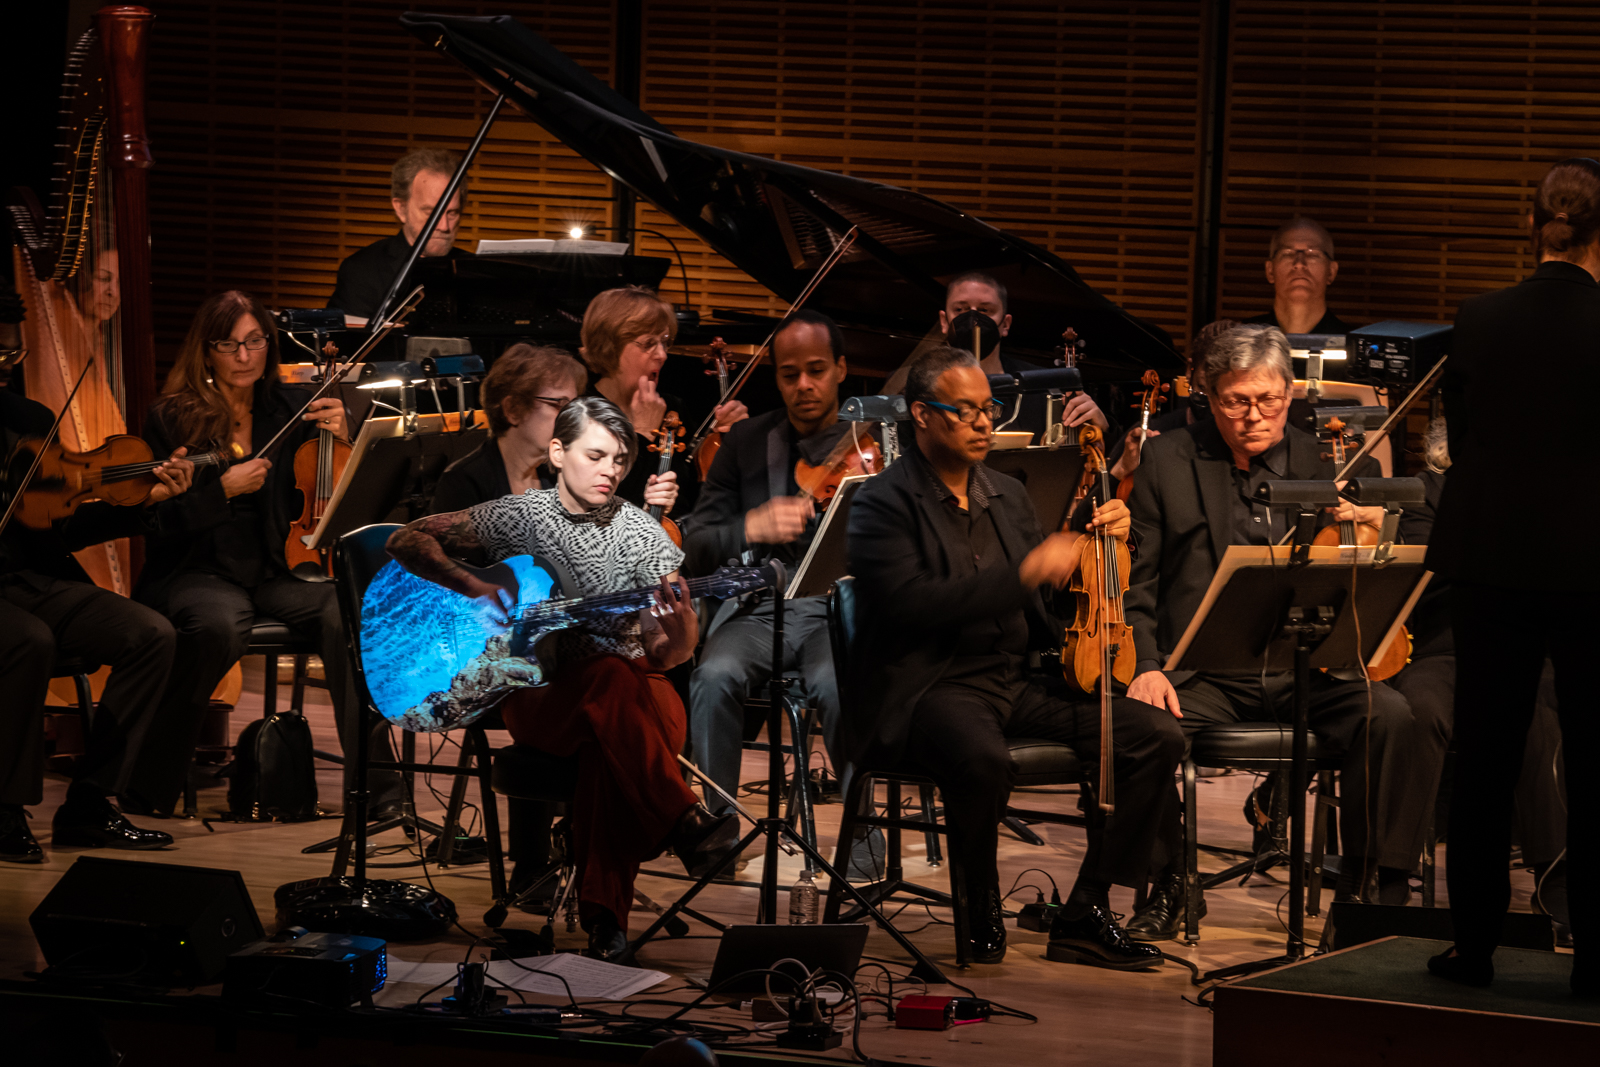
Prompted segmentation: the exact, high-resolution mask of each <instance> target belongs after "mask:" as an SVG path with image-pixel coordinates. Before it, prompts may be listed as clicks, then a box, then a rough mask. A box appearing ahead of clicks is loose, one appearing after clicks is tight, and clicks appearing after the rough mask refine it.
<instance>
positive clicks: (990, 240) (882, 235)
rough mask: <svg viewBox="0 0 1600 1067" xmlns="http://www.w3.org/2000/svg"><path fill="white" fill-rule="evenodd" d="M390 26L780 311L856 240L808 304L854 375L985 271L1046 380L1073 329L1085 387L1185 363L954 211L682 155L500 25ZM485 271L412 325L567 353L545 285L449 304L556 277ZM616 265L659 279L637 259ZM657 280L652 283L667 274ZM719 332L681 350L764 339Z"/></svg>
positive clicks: (917, 336)
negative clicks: (533, 342)
mask: <svg viewBox="0 0 1600 1067" xmlns="http://www.w3.org/2000/svg"><path fill="white" fill-rule="evenodd" d="M400 22H401V25H402V26H404V27H405V28H406V30H408V31H409V32H410V33H412V34H414V35H415V36H416V37H418V38H419V39H421V40H422V41H423V42H424V43H426V44H428V45H429V46H430V47H432V48H434V49H436V50H437V51H438V52H440V53H441V54H443V55H444V56H446V57H448V58H450V59H452V60H454V61H455V62H457V63H459V64H461V66H463V67H465V68H466V70H467V71H468V73H470V74H471V76H472V77H473V78H475V79H476V80H477V81H478V82H479V83H481V84H482V85H483V86H484V87H485V88H487V89H489V90H490V91H491V92H493V93H495V94H497V95H498V94H501V93H503V94H505V96H506V99H507V101H508V102H509V103H511V104H513V105H514V106H516V107H517V108H519V109H520V110H522V111H523V112H525V113H526V114H527V115H528V117H530V118H531V119H533V120H534V121H536V122H538V123H539V124H540V125H541V126H543V127H544V128H545V129H546V130H548V131H549V132H550V133H552V134H554V135H555V136H557V137H559V138H560V139H561V140H562V141H564V142H565V143H566V144H567V145H569V146H570V147H571V148H573V149H574V150H575V151H577V152H578V153H580V154H581V155H583V156H584V157H585V158H586V159H588V160H589V161H590V162H592V163H594V164H595V166H597V167H599V168H600V169H601V170H603V171H605V172H606V173H607V174H608V175H610V176H611V177H612V178H614V179H616V180H617V181H618V182H620V183H622V184H623V185H625V186H626V187H628V188H629V189H631V190H632V191H633V192H634V193H636V194H637V195H638V196H640V197H641V198H643V199H645V200H648V201H649V202H650V203H652V204H654V205H655V206H656V207H658V208H659V209H661V210H662V211H663V212H665V213H666V214H668V215H670V216H671V217H672V218H674V219H676V220H677V221H678V222H679V223H680V224H681V225H683V226H684V227H685V228H687V229H688V230H690V231H692V232H693V233H694V234H696V235H697V236H698V237H700V239H701V240H703V241H705V242H706V244H708V245H710V246H711V247H712V248H714V249H716V250H717V251H718V252H719V253H721V254H722V255H723V256H725V257H727V258H728V259H729V260H730V261H731V262H732V263H734V264H735V265H736V266H738V267H739V268H740V269H742V270H744V271H745V272H746V273H748V274H749V275H750V276H751V277H752V278H754V279H755V280H756V281H758V282H760V283H761V284H762V285H764V286H766V287H767V288H768V289H770V290H771V291H772V292H774V293H776V294H777V295H778V296H779V297H781V298H783V299H784V300H785V301H790V302H792V301H793V300H794V299H795V297H797V296H798V295H799V294H800V292H801V291H802V290H803V289H804V288H805V287H806V285H807V284H808V283H809V282H810V281H811V279H812V276H813V275H814V274H815V273H816V271H817V268H818V267H819V266H821V264H822V263H823V261H824V260H826V259H827V258H828V257H829V255H830V254H831V253H832V252H833V251H834V249H835V248H836V247H837V246H838V244H839V243H840V241H841V238H842V237H843V236H844V235H845V234H846V233H847V232H848V231H849V230H850V229H851V227H856V229H857V238H856V242H855V244H854V246H853V248H852V249H851V251H850V252H849V253H848V254H847V255H846V256H845V258H844V259H843V260H841V261H840V262H839V263H838V264H837V265H836V266H835V268H834V269H833V270H832V272H831V273H830V274H829V275H828V277H827V278H826V279H825V280H824V281H823V282H822V284H821V285H820V286H819V287H818V288H817V290H816V292H815V293H814V294H813V295H812V296H811V298H810V299H809V301H808V304H807V306H809V307H812V308H814V309H816V310H819V311H823V312H825V313H827V314H828V315H830V316H832V317H833V318H834V319H835V320H836V321H838V322H839V324H840V325H841V327H843V328H844V329H845V331H846V334H847V338H848V346H849V350H850V352H851V356H852V363H853V364H855V365H858V366H865V367H870V368H876V369H878V370H879V371H880V372H887V371H889V370H892V369H893V368H894V367H896V366H898V365H899V363H900V362H901V361H902V360H903V359H904V358H905V357H906V356H907V355H909V354H910V352H911V351H912V349H913V348H914V347H915V345H916V344H917V343H918V342H919V341H921V340H922V338H923V337H924V336H925V335H926V333H927V332H928V329H929V328H930V326H932V325H933V324H934V323H936V322H937V320H938V312H939V309H940V308H941V307H942V306H943V302H944V287H945V282H946V281H947V280H948V279H950V278H952V277H954V276H956V275H958V274H961V273H965V272H967V271H974V270H980V271H984V272H986V273H988V274H991V275H993V276H994V277H996V278H998V279H1000V281H1002V282H1003V283H1004V284H1005V286H1006V287H1007V289H1008V290H1009V292H1010V303H1011V310H1012V313H1013V314H1014V316H1015V326H1014V327H1013V329H1012V332H1011V334H1010V335H1009V336H1008V337H1007V338H1006V352H1007V353H1008V354H1009V355H1012V356H1017V357H1020V358H1022V359H1024V360H1028V361H1033V362H1038V363H1040V364H1043V365H1048V364H1050V363H1051V362H1052V361H1053V359H1054V354H1055V352H1056V350H1057V349H1058V347H1059V345H1060V340H1061V333H1062V331H1063V329H1065V328H1066V327H1067V326H1069V325H1070V326H1072V327H1074V328H1075V329H1076V330H1077V331H1078V333H1079V334H1080V335H1081V336H1082V337H1084V338H1086V339H1088V341H1089V344H1088V345H1087V348H1086V351H1085V355H1084V358H1083V360H1082V361H1081V362H1080V366H1081V367H1082V368H1083V371H1084V374H1085V376H1086V377H1088V378H1090V379H1093V380H1101V381H1111V380H1128V379H1131V378H1135V377H1137V376H1138V375H1139V374H1140V373H1142V372H1143V371H1144V370H1146V369H1148V368H1155V369H1156V370H1158V371H1161V372H1164V373H1171V372H1181V370H1182V360H1181V358H1180V357H1179V356H1178V354H1177V353H1176V352H1175V351H1174V350H1173V347H1172V344H1171V342H1170V340H1169V339H1168V338H1167V336H1166V334H1165V333H1164V332H1163V331H1162V330H1161V329H1160V328H1159V327H1156V326H1154V325H1153V324H1150V323H1147V322H1144V321H1142V320H1140V319H1137V318H1135V317H1133V316H1131V315H1129V314H1128V313H1127V312H1125V311H1123V310H1122V309H1121V308H1119V307H1118V306H1117V305H1116V304H1114V303H1112V302H1111V301H1110V300H1108V299H1106V298H1105V297H1104V296H1102V295H1101V294H1099V293H1097V292H1096V291H1095V290H1094V288H1093V287H1092V286H1090V285H1089V284H1088V283H1087V282H1085V281H1084V280H1083V279H1082V278H1081V277H1080V276H1079V275H1078V272H1077V271H1075V270H1074V269H1073V268H1072V266H1071V265H1070V264H1068V263H1066V262H1065V261H1063V260H1062V259H1060V258H1059V257H1058V256H1056V255H1054V254H1053V253H1051V252H1049V251H1047V250H1045V249H1043V248H1040V247H1039V246H1037V245H1035V244H1033V243H1031V242H1029V241H1026V240H1023V239H1022V238H1020V237H1015V236H1013V235H1011V234H1008V233H1006V232H1004V231H1003V230H998V229H996V228H994V227H993V226H990V225H988V224H987V223H985V222H983V221H981V220H979V219H976V218H974V217H972V216H971V215H969V214H967V213H965V212H963V211H960V210H957V209H956V208H954V207H951V206H950V205H949V204H945V203H942V202H940V201H938V200H935V199H933V198H932V197H928V196H923V195H922V194H920V193H914V192H910V191H907V190H905V189H900V188H896V187H895V186H892V185H883V184H880V183H877V182H871V181H865V180H862V179H860V178H852V177H847V176H845V175H840V174H832V173H829V172H827V171H823V170H816V169H813V168H810V167H802V166H797V165H796V164H793V163H783V162H778V161H776V160H771V159H766V158H763V157H761V156H754V155H748V154H746V153H743V152H734V151H730V150H728V149H722V148H714V147H711V146H708V145H702V144H697V143H695V142H693V141H689V140H685V139H684V138H681V137H678V136H676V135H675V134H673V132H672V131H671V130H669V129H667V128H666V127H665V126H663V125H661V124H660V123H659V122H657V121H655V119H653V118H651V117H650V116H649V115H648V114H646V113H645V112H644V111H642V110H640V109H639V108H638V107H637V106H635V105H634V104H632V103H630V102H629V101H628V100H627V99H625V98H624V97H622V96H621V95H620V94H618V93H617V92H615V91H614V90H612V89H611V88H610V87H609V86H608V85H606V84H605V83H604V82H601V81H600V80H599V79H597V78H595V77H594V76H593V75H591V74H590V73H589V72H588V71H586V70H584V69H583V68H582V67H580V66H578V64H576V63H574V62H573V61H572V60H571V59H569V58H568V57H567V56H565V55H564V54H562V52H561V51H560V50H558V49H557V48H555V47H554V46H553V45H551V44H550V43H549V42H548V41H546V40H545V39H544V38H543V37H541V36H539V35H538V34H537V33H535V32H534V31H532V30H530V29H529V28H528V27H526V26H524V25H523V24H522V23H520V22H518V21H517V20H516V19H513V18H510V17H508V16H494V17H462V16H449V15H430V14H423V13H415V12H413V13H408V14H405V15H402V16H401V18H400ZM487 258H489V257H478V260H479V263H480V265H478V266H474V265H473V261H472V260H470V259H469V260H451V261H450V262H451V263H455V264H460V266H459V267H457V268H452V269H453V270H454V271H455V272H456V273H455V274H454V275H451V276H438V277H431V278H422V277H420V276H418V280H419V281H424V283H425V284H428V285H429V304H427V305H424V307H423V308H422V309H420V310H421V318H422V320H424V321H426V322H431V323H432V324H433V325H434V327H435V328H436V329H443V328H447V327H453V328H457V329H460V330H461V332H464V333H470V332H472V329H471V327H472V322H471V321H470V316H468V315H467V314H466V313H465V312H464V311H462V310H461V309H463V308H467V307H473V308H476V311H475V315H476V316H477V317H478V318H479V319H480V320H483V324H484V325H485V326H489V325H490V324H491V321H490V320H492V322H493V324H496V325H498V326H499V327H500V328H501V329H502V330H503V329H504V328H505V327H507V326H514V325H516V324H518V323H522V322H526V324H527V325H528V326H529V327H532V326H533V323H534V322H535V321H538V322H540V323H541V324H542V329H541V330H540V331H538V332H539V333H540V334H541V336H542V339H546V340H562V339H563V338H562V337H561V336H560V335H561V334H562V333H563V332H564V331H565V330H570V331H571V332H572V334H573V335H574V337H575V335H576V325H575V322H574V312H576V316H577V317H579V318H581V314H582V306H583V305H582V303H579V302H578V301H577V300H576V299H570V297H572V296H573V295H574V294H566V298H564V297H563V294H562V293H561V292H560V291H559V290H560V287H559V286H558V285H555V284H554V283H553V280H552V284H551V285H550V287H548V288H546V286H545V285H542V284H541V285H540V286H538V288H539V289H540V290H542V291H544V292H546V293H550V294H552V295H551V296H550V297H549V300H548V303H547V305H546V306H544V307H542V308H541V307H535V306H532V305H533V304H537V303H538V300H532V301H529V302H528V306H527V307H526V308H524V309H522V310H519V311H515V312H512V313H509V314H508V313H507V312H506V310H505V307H504V306H503V304H502V303H501V302H497V301H495V300H493V299H484V298H482V297H481V296H479V297H477V298H472V297H468V296H466V295H464V294H458V293H457V292H455V291H454V289H452V288H451V287H452V286H455V287H456V288H464V287H466V286H468V285H471V284H474V282H473V279H474V276H476V283H477V284H479V285H483V284H486V283H488V282H489V281H490V280H491V279H490V278H489V275H493V277H494V278H498V279H501V280H502V281H501V283H500V284H502V286H503V287H504V288H505V290H506V291H507V293H508V294H509V293H511V292H512V291H514V290H515V289H516V286H515V285H505V283H504V279H505V278H507V277H510V276H514V275H515V274H516V273H517V272H518V271H519V270H522V269H525V270H527V272H528V275H527V276H528V277H530V278H534V277H540V276H542V277H547V278H548V277H551V275H550V273H549V269H547V268H550V267H552V266H553V264H554V262H555V261H554V260H551V261H549V262H548V263H545V264H541V263H540V261H538V260H530V261H528V262H527V263H525V264H524V266H523V267H522V268H516V267H511V266H509V265H508V266H506V267H499V266H487V265H481V261H482V260H484V259H487ZM496 258H499V257H496ZM560 258H562V259H567V260H571V259H574V258H587V257H572V256H567V257H560ZM628 258H629V259H631V260H633V261H634V263H635V265H636V266H637V268H638V269H642V270H644V271H648V272H651V273H654V271H653V270H652V269H651V267H652V264H650V263H649V262H648V257H628ZM422 263H423V264H426V263H427V261H422ZM655 263H658V264H660V266H661V272H660V274H661V275H664V274H665V268H666V266H667V261H663V260H656V261H655ZM419 265H421V264H419ZM541 269H543V274H542V275H541V273H540V272H541ZM590 269H591V272H592V267H591V268H590ZM439 273H441V274H442V272H439ZM659 277H660V276H659V275H658V280H659ZM596 280H597V279H592V278H587V279H584V280H583V281H584V282H587V284H584V283H583V282H580V284H578V285H577V286H576V289H578V290H582V291H583V292H584V293H587V291H588V289H589V288H591V287H592V285H593V284H594V282H595V281H596ZM667 291H668V292H669V293H670V283H667ZM508 298H509V296H508ZM523 299H525V300H526V298H523ZM584 302H586V300H585V301H584ZM567 305H571V306H567ZM720 318H721V319H722V321H720V322H711V323H707V324H706V325H705V326H704V327H702V328H701V329H700V330H698V331H694V332H695V333H699V334H703V335H704V337H703V338H698V337H695V336H692V335H691V336H684V335H680V337H679V342H680V343H683V342H685V341H690V342H692V341H694V340H710V337H711V335H712V334H720V335H723V336H726V337H727V338H728V340H730V341H738V340H743V339H745V338H743V337H742V336H741V334H742V333H750V334H751V337H752V339H754V340H760V338H761V337H764V336H765V334H766V332H767V329H769V328H770V325H771V321H770V320H763V319H762V318H761V317H760V316H752V315H749V314H744V313H737V312H733V313H729V312H722V313H720Z"/></svg>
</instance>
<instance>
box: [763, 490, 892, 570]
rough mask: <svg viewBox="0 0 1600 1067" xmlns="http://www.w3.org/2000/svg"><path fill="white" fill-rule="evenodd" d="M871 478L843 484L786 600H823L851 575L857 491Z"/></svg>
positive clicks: (824, 514)
mask: <svg viewBox="0 0 1600 1067" xmlns="http://www.w3.org/2000/svg"><path fill="white" fill-rule="evenodd" d="M871 477H874V475H871V474H852V475H850V477H848V478H841V479H840V480H839V489H838V491H837V492H835V493H834V495H833V499H832V500H831V501H829V503H828V510H827V511H826V512H824V513H823V515H822V522H821V524H820V525H818V526H817V532H816V534H815V535H813V536H812V538H811V544H810V546H809V547H807V548H806V557H805V559H803V560H801V561H800V569H799V570H797V571H795V572H794V577H793V578H792V579H790V581H789V589H788V591H787V592H785V593H784V594H783V596H784V599H785V600H793V599H794V598H795V597H801V596H822V595H823V594H824V593H826V592H827V591H828V590H829V589H831V588H833V583H834V582H836V581H838V580H839V579H840V578H843V577H844V576H845V575H847V574H849V573H850V561H849V558H848V556H847V555H846V553H845V531H846V530H847V529H848V528H849V526H850V504H851V502H852V501H853V500H855V497H856V490H857V489H860V488H861V483H862V482H865V481H866V480H867V479H868V478H871Z"/></svg>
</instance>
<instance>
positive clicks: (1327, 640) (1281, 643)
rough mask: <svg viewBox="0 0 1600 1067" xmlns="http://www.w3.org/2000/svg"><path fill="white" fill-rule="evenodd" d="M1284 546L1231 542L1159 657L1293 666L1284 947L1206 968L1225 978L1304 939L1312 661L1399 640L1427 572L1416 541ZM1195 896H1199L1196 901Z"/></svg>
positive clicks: (1357, 655)
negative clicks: (1378, 546)
mask: <svg viewBox="0 0 1600 1067" xmlns="http://www.w3.org/2000/svg"><path fill="white" fill-rule="evenodd" d="M1295 553H1296V549H1293V548H1291V547H1289V546H1270V545H1250V546H1243V545H1233V546H1230V547H1229V548H1228V550H1227V553H1226V554H1225V555H1224V556H1223V558H1222V563H1221V565H1219V566H1218V567H1217V573H1216V574H1215V575H1214V576H1213V577H1212V579H1211V585H1210V587H1209V588H1208V589H1207V590H1206V595H1205V598H1204V599H1203V600H1202V601H1201V602H1200V608H1199V610H1197V611H1196V612H1195V614H1194V618H1193V619H1191V620H1190V622H1189V626H1188V628H1187V629H1186V630H1185V631H1184V634H1183V638H1182V639H1181V640H1180V641H1179V642H1178V645H1177V647H1176V648H1175V649H1174V650H1173V653H1172V655H1171V656H1169V657H1168V658H1167V662H1166V665H1165V667H1164V669H1165V670H1168V671H1200V672H1211V673H1214V672H1220V671H1273V672H1278V671H1284V670H1293V671H1294V676H1295V682H1294V724H1293V746H1292V749H1291V754H1290V770H1289V777H1290V781H1289V787H1288V798H1289V850H1290V851H1289V898H1290V900H1289V920H1288V939H1287V943H1286V946H1285V949H1284V954H1283V955H1282V956H1278V957H1274V958H1272V959H1267V960H1256V961H1252V962H1249V963H1241V964H1237V965H1236V966H1233V967H1224V968H1222V969H1221V970H1216V971H1212V972H1210V973H1209V974H1207V975H1206V976H1205V980H1207V981H1210V980H1212V979H1222V978H1233V977H1237V976H1239V975H1242V974H1251V973H1254V972H1256V971H1260V970H1265V969H1267V968H1270V967H1278V966H1282V965H1284V964H1287V963H1293V962H1295V961H1296V960H1298V959H1300V958H1301V956H1302V955H1303V953H1304V947H1305V936H1304V935H1305V879H1306V869H1305V792H1306V782H1307V766H1306V765H1307V763H1308V756H1307V747H1308V742H1307V733H1308V729H1309V727H1308V718H1309V714H1310V704H1311V670H1312V668H1314V667H1316V668H1326V669H1331V670H1351V669H1354V670H1360V669H1361V665H1362V664H1363V663H1372V662H1375V661H1376V660H1377V659H1378V657H1379V656H1380V655H1381V654H1382V653H1383V652H1385V651H1386V650H1387V649H1388V647H1389V644H1390V642H1392V641H1394V640H1396V639H1397V637H1398V635H1399V633H1400V629H1401V627H1402V626H1403V625H1404V624H1405V621H1406V618H1407V616H1409V615H1410V613H1411V609H1412V608H1413V607H1414V606H1415V605H1416V602H1417V599H1418V598H1419V597H1420V596H1421V595H1422V591H1423V589H1424V588H1425V587H1426V586H1427V584H1428V579H1429V578H1430V577H1431V574H1430V573H1429V572H1428V571H1427V570H1426V569H1425V568H1424V566H1423V557H1424V556H1425V555H1426V553H1427V549H1426V548H1425V547H1423V546H1420V545H1397V546H1393V547H1391V548H1389V550H1388V558H1387V559H1386V560H1383V561H1382V562H1378V563H1375V562H1374V555H1375V549H1374V547H1372V546H1367V547H1362V548H1351V547H1348V546H1345V547H1333V546H1328V547H1321V546H1310V547H1309V550H1308V551H1305V552H1302V556H1303V558H1304V562H1303V563H1299V564H1296V563H1294V562H1292V557H1294V556H1295ZM1196 903H1197V902H1196Z"/></svg>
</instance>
